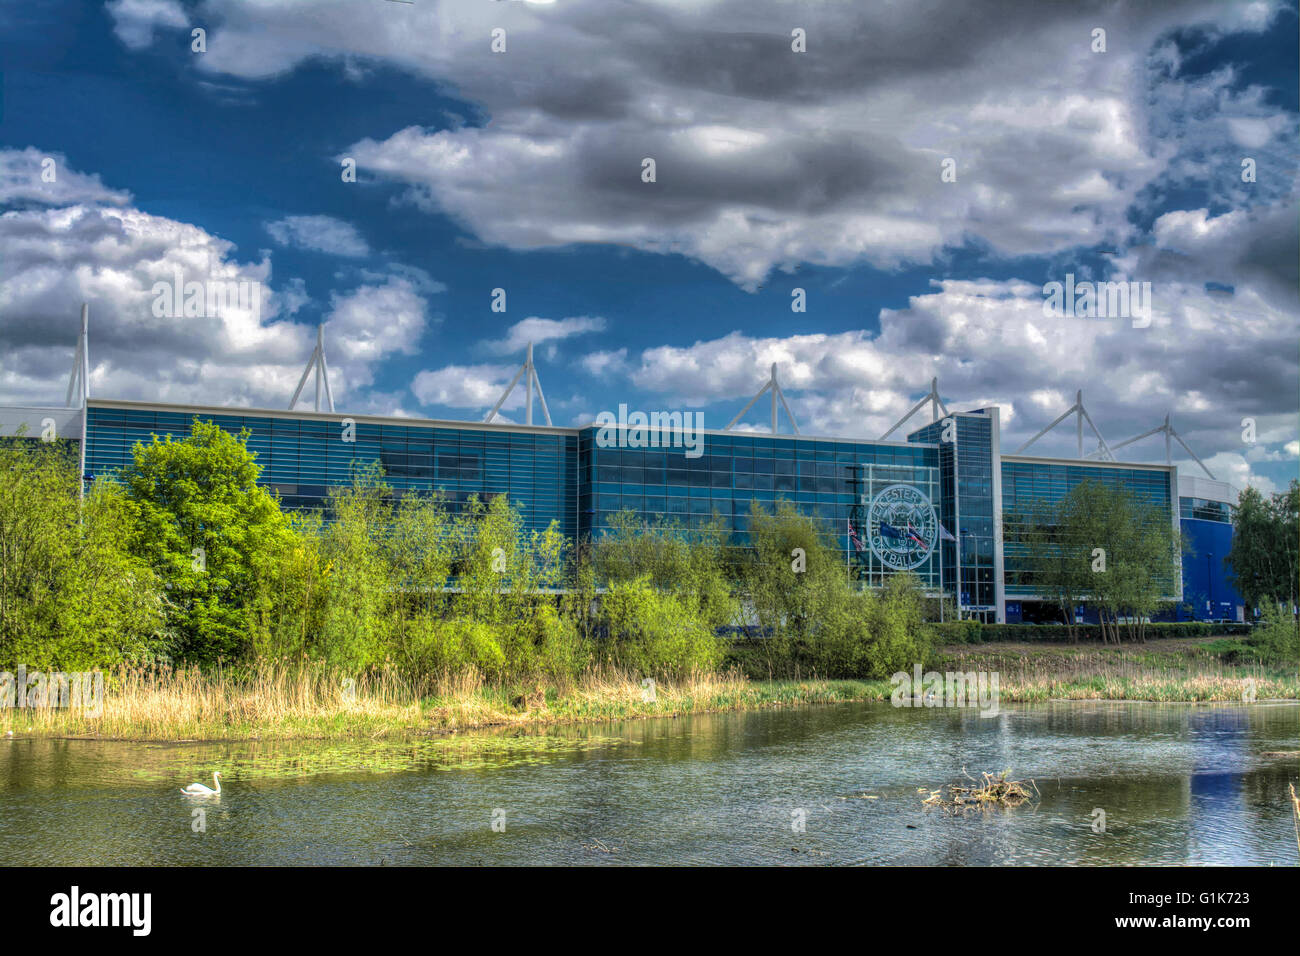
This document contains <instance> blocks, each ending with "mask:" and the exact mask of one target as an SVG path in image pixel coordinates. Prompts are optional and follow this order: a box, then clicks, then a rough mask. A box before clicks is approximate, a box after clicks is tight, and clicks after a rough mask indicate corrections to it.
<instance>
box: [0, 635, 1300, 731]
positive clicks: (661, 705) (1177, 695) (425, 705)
mask: <svg viewBox="0 0 1300 956" xmlns="http://www.w3.org/2000/svg"><path fill="white" fill-rule="evenodd" d="M1168 643H1169V644H1171V645H1175V646H1171V647H1169V648H1164V649H1155V648H1153V647H1152V646H1151V645H1150V644H1147V645H1121V646H1119V647H1115V646H1106V647H1098V648H1076V647H1071V646H1061V645H1058V646H1055V647H1043V646H1039V645H1032V646H1031V645H1024V646H1017V645H982V646H977V647H969V646H963V645H952V646H948V647H944V648H939V649H937V650H936V653H935V654H934V655H933V657H932V659H931V661H930V663H929V664H928V665H927V666H928V667H929V668H930V669H932V670H934V671H937V672H940V673H947V672H955V671H962V672H965V673H969V672H972V671H977V672H978V671H983V672H986V673H989V672H995V673H997V674H998V676H999V687H998V694H999V701H1000V703H1002V704H1009V703H1016V702H1025V703H1043V702H1047V701H1052V700H1077V701H1087V700H1093V701H1101V700H1129V701H1152V702H1167V703H1173V702H1197V703H1212V702H1222V703H1238V704H1239V703H1242V702H1243V701H1248V700H1249V701H1265V700H1282V699H1289V700H1296V699H1300V677H1297V675H1296V673H1295V670H1294V668H1291V669H1288V668H1285V667H1281V666H1269V665H1263V664H1259V663H1240V662H1238V663H1230V662H1228V661H1226V660H1225V659H1224V656H1223V653H1222V652H1221V651H1218V650H1216V647H1215V645H1216V643H1219V642H1216V641H1215V640H1213V639H1195V640H1187V641H1171V642H1168ZM107 677H108V680H107V681H106V684H107V687H106V691H105V699H104V702H103V707H102V713H101V715H100V716H90V715H88V714H87V713H86V712H85V711H83V710H80V709H77V708H70V709H69V708H62V709H59V708H50V707H43V708H38V709H35V710H0V728H4V730H5V731H7V732H11V733H13V734H14V736H17V737H33V736H35V737H42V736H44V737H99V738H115V739H135V740H176V741H184V740H245V739H257V738H266V739H270V738H286V739H292V738H300V739H306V738H312V739H341V738H350V737H362V738H371V739H379V738H394V737H400V738H406V737H412V736H420V735H427V734H441V733H448V732H455V731H464V730H475V729H485V728H494V727H521V728H522V727H537V726H548V725H554V724H563V723H579V722H598V721H609V720H627V719H637V718H645V717H670V716H684V715H689V714H700V713H716V712H723V711H729V710H760V709H767V708H777V707H791V706H805V705H812V704H833V703H847V702H883V701H888V700H889V699H890V696H891V694H892V693H893V690H894V685H893V684H892V683H891V681H889V680H887V679H871V680H863V679H845V680H830V679H823V678H815V677H812V678H806V679H800V680H795V679H788V680H774V681H766V680H751V679H748V678H746V677H744V676H743V675H741V674H739V673H737V672H735V671H731V672H723V673H715V674H702V675H694V676H691V677H688V678H684V679H681V680H668V681H654V682H653V683H649V682H647V681H646V680H645V679H644V678H642V677H640V675H639V674H638V673H633V672H625V671H614V670H605V671H589V672H587V673H585V674H583V675H582V676H580V677H579V678H578V679H576V680H574V681H573V682H571V683H569V684H567V685H565V686H563V687H559V686H556V685H544V684H523V685H510V684H504V683H500V682H497V683H490V682H487V681H485V680H484V679H483V678H482V676H481V675H471V674H469V673H461V674H457V675H446V676H444V677H443V678H440V679H433V680H431V681H429V682H428V683H426V684H418V683H414V682H412V681H410V680H409V678H407V677H405V676H403V675H402V674H401V673H400V672H398V671H396V670H393V669H385V668H380V669H376V670H372V671H368V672H366V673H365V674H363V675H362V677H361V678H360V679H355V678H353V677H352V676H351V673H350V672H348V671H344V670H341V669H338V668H334V667H330V666H328V665H323V664H319V663H306V662H302V663H296V664H295V663H288V662H281V663H261V664H258V665H255V666H253V667H249V668H240V669H226V668H209V669H207V670H206V671H201V670H199V669H198V668H194V667H191V668H182V669H169V668H167V667H165V666H164V667H160V668H153V669H146V668H138V667H137V668H119V669H116V670H114V671H111V672H109V674H108V675H107Z"/></svg>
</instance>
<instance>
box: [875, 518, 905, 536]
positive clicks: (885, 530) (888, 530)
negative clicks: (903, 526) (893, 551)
mask: <svg viewBox="0 0 1300 956" xmlns="http://www.w3.org/2000/svg"><path fill="white" fill-rule="evenodd" d="M880 533H881V534H883V535H884V536H885V537H886V538H893V539H895V540H902V537H903V532H901V531H899V530H898V529H897V528H895V527H894V526H893V525H892V524H885V523H884V522H883V521H882V522H880Z"/></svg>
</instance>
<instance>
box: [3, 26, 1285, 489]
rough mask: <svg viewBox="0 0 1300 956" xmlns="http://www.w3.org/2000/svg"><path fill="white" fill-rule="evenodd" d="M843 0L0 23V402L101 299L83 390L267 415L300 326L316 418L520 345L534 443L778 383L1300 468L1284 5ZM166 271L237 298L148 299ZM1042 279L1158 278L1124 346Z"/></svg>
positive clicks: (1156, 451) (877, 418) (40, 392)
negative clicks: (194, 302)
mask: <svg viewBox="0 0 1300 956" xmlns="http://www.w3.org/2000/svg"><path fill="white" fill-rule="evenodd" d="M856 6H857V5H843V6H834V5H830V6H810V7H808V8H806V9H798V8H793V9H792V8H791V6H790V5H788V4H780V3H775V2H773V3H766V2H751V3H734V2H697V3H689V4H688V3H684V2H683V3H675V2H667V0H664V2H654V3H650V2H646V3H630V4H623V5H610V4H607V3H604V4H602V3H592V2H580V0H570V2H564V3H557V4H541V3H524V2H518V0H511V2H509V3H499V4H486V3H477V2H469V0H461V2H456V3H434V2H431V0H416V2H415V3H414V4H399V3H393V2H388V0H314V2H306V0H297V2H295V0H280V2H269V0H261V2H257V3H254V2H252V0H207V2H201V3H192V2H179V0H116V2H111V3H108V4H104V5H100V4H94V3H73V2H61V0H56V2H50V3H43V4H39V5H33V4H29V3H17V2H12V0H4V2H0V74H2V75H3V83H2V89H3V114H2V115H0V210H2V211H3V212H2V213H0V346H2V348H0V401H6V402H53V401H57V400H58V398H60V397H61V393H62V384H63V382H62V381H61V379H62V378H63V377H64V376H66V367H67V365H68V362H69V360H70V356H71V347H72V344H73V336H74V329H75V324H76V314H77V308H78V305H79V303H80V302H81V301H88V302H90V304H91V310H92V350H91V358H92V365H93V371H92V390H93V392H94V394H97V395H100V396H105V397H122V398H152V399H160V398H161V399H166V400H175V401H203V402H207V403H215V404H226V403H230V404H239V405H252V406H259V407H281V406H283V405H285V404H287V402H288V398H289V395H290V393H291V391H292V388H293V385H294V384H295V382H296V380H297V376H298V374H299V372H300V370H301V366H302V364H303V362H305V360H306V358H307V354H308V353H309V351H310V348H311V340H312V338H313V337H314V330H315V326H316V325H317V323H319V322H322V321H324V322H326V323H327V324H326V337H327V342H326V345H327V352H328V354H329V358H330V363H331V366H332V371H333V375H332V381H333V384H334V390H335V394H336V400H337V403H338V406H339V408H340V410H348V411H353V412H368V413H377V414H399V415H417V416H424V417H446V418H457V419H464V418H477V417H480V416H481V415H482V414H483V413H484V412H485V411H486V409H487V407H488V406H489V405H490V404H491V403H492V402H493V401H494V400H495V398H496V396H497V394H499V392H500V391H501V389H502V388H503V387H504V385H505V384H506V382H507V381H508V379H509V377H510V376H511V375H512V374H513V371H514V368H513V366H516V365H517V364H518V362H519V361H520V360H521V359H522V347H521V344H522V342H523V341H525V340H527V339H529V338H532V339H534V340H536V341H537V343H538V344H537V364H538V368H539V372H540V375H541V378H542V382H543V385H544V386H545V388H546V392H547V398H548V401H549V403H550V406H551V412H552V415H553V417H554V418H555V419H556V422H557V424H571V423H574V422H577V421H585V420H589V419H590V418H591V417H593V416H594V414H595V413H597V412H599V411H601V410H605V409H614V408H616V407H617V405H618V403H619V402H627V403H628V404H629V405H631V406H632V407H633V408H642V409H646V410H652V409H659V408H688V407H689V408H699V409H703V410H704V412H705V416H706V425H707V426H708V427H721V426H722V425H724V424H725V423H726V422H727V421H728V420H730V418H731V416H732V415H733V414H734V413H735V412H736V411H738V410H739V409H740V407H741V406H743V404H744V403H745V402H746V401H747V400H748V398H749V397H750V395H752V393H753V392H754V391H756V390H757V389H758V388H759V387H760V385H761V384H762V382H763V381H764V379H765V377H766V374H767V373H766V370H767V367H768V365H769V364H770V363H771V362H773V361H776V362H778V363H779V365H780V369H781V372H780V374H781V377H782V381H783V384H784V386H785V389H786V392H787V394H788V395H789V397H790V399H791V404H792V406H793V408H794V411H795V414H796V416H798V418H799V420H800V426H801V428H802V430H803V431H804V432H805V433H815V434H835V435H854V436H862V437H868V436H877V435H879V434H880V433H882V432H883V431H884V430H885V429H886V428H888V427H889V425H891V424H892V423H893V421H894V420H895V419H896V418H898V417H899V416H900V415H901V414H902V413H903V412H904V411H905V410H906V409H907V408H908V407H909V406H910V405H911V403H912V402H914V401H915V400H916V399H917V398H919V397H920V395H921V394H922V393H923V392H924V391H925V390H926V389H927V388H928V382H929V379H930V378H931V376H936V375H937V376H938V378H939V381H940V386H941V391H942V392H943V394H944V397H945V399H947V401H948V403H949V405H950V406H951V407H955V408H961V407H974V406H976V405H985V404H998V405H999V406H1000V407H1002V409H1003V412H1002V415H1003V421H1004V433H1005V438H1004V446H1010V447H1014V446H1015V445H1016V444H1018V443H1019V441H1021V440H1023V439H1025V438H1028V437H1029V435H1031V434H1033V432H1035V431H1037V429H1038V428H1039V427H1041V426H1042V425H1043V424H1046V423H1047V422H1048V421H1050V420H1051V419H1052V418H1053V417H1055V415H1056V414H1057V413H1058V412H1059V411H1061V410H1063V409H1064V408H1065V407H1066V406H1067V405H1069V404H1070V402H1071V401H1072V400H1073V394H1074V390H1075V389H1076V388H1083V389H1084V392H1085V399H1086V401H1087V404H1088V406H1089V409H1090V411H1091V413H1092V416H1093V418H1094V420H1096V421H1097V423H1098V425H1099V426H1100V427H1101V429H1102V431H1103V433H1104V434H1105V435H1106V437H1107V438H1108V439H1110V440H1111V441H1118V440H1121V439H1123V438H1127V437H1130V436H1131V435H1133V434H1136V433H1138V432H1141V431H1145V430H1146V429H1147V428H1149V427H1151V426H1152V425H1155V424H1158V422H1159V420H1160V419H1161V418H1162V417H1163V415H1164V413H1165V412H1166V411H1169V410H1172V411H1173V414H1174V417H1175V424H1176V426H1177V427H1178V429H1179V431H1180V432H1181V433H1182V434H1183V435H1184V436H1185V437H1186V439H1187V440H1188V441H1189V443H1190V444H1191V445H1192V447H1193V448H1194V449H1196V450H1197V452H1198V454H1200V455H1201V457H1202V458H1204V459H1206V460H1207V461H1208V462H1209V463H1210V465H1211V467H1212V468H1213V469H1214V470H1215V472H1216V475H1217V476H1218V477H1220V478H1224V479H1226V480H1231V481H1233V482H1234V484H1237V485H1241V484H1244V483H1246V482H1254V483H1258V484H1260V485H1261V486H1263V487H1266V488H1268V487H1272V486H1280V485H1283V484H1285V482H1286V481H1287V480H1289V479H1290V478H1291V477H1293V476H1294V474H1295V472H1296V464H1297V460H1298V456H1300V443H1297V429H1296V409H1297V404H1296V399H1297V389H1298V387H1300V374H1298V371H1297V342H1298V340H1297V335H1296V333H1297V322H1296V320H1297V317H1298V316H1300V308H1298V307H1297V300H1296V260H1297V251H1298V250H1297V238H1296V215H1295V213H1296V183H1295V175H1296V156H1295V153H1296V132H1297V103H1296V88H1297V59H1296V42H1295V36H1296V29H1297V23H1296V10H1295V5H1294V4H1269V3H1258V2H1252V3H1237V4H1234V3H1219V2H1203V3H1197V2H1186V3H1169V4H1162V5H1158V6H1159V9H1157V10H1151V9H1148V8H1149V7H1150V6H1151V5H1149V4H1130V5H1118V6H1116V5H1112V4H1098V5H1096V6H1095V7H1094V6H1092V5H1089V4H1086V3H1084V4H1078V5H1071V7H1070V8H1069V9H1068V10H1043V9H1041V6H1042V5H1039V4H1033V3H1016V2H1008V3H1005V4H990V5H988V6H987V7H985V8H983V10H982V11H981V15H979V16H974V15H972V14H971V13H969V12H968V11H967V9H966V7H965V5H954V4H951V3H948V4H944V3H933V4H931V3H917V4H915V5H908V6H907V7H906V9H901V10H894V11H893V12H892V13H889V14H887V15H886V14H881V13H878V12H875V11H871V10H858V9H856ZM195 27H201V28H202V29H204V30H205V31H206V37H205V40H206V50H205V51H204V52H194V51H193V50H192V49H191V42H192V41H191V31H192V29H194V28H195ZM795 27H798V28H801V29H804V30H806V32H807V37H808V41H807V51H806V52H804V53H795V52H794V51H793V50H791V48H790V42H791V41H790V35H791V29H792V28H795ZM1098 27H1100V28H1103V29H1105V30H1106V50H1105V51H1104V52H1103V51H1098V50H1095V49H1093V46H1094V41H1093V39H1092V37H1093V33H1092V31H1093V30H1094V29H1096V28H1098ZM496 28H500V29H504V30H505V31H506V40H507V43H506V50H505V52H504V53H493V52H492V51H491V49H490V37H491V31H492V30H493V29H496ZM646 156H651V157H654V158H655V159H656V163H657V170H656V172H657V181H656V182H655V183H644V182H642V181H641V176H640V173H641V162H642V159H643V158H645V157H646ZM343 157H351V158H354V159H355V160H356V161H357V165H358V176H357V180H358V181H357V182H355V183H345V182H343V181H342V179H341V176H340V160H341V159H342V158H343ZM1243 157H1250V158H1252V159H1254V160H1255V162H1256V166H1257V179H1256V181H1255V182H1253V183H1243V182H1242V181H1241V176H1240V164H1241V161H1242V159H1243ZM945 158H953V159H954V160H955V162H956V170H957V178H956V182H948V183H945V182H943V181H942V180H941V177H940V164H941V161H942V160H943V159H945ZM46 159H52V160H53V161H54V165H55V169H56V170H57V179H56V181H55V182H52V183H51V182H47V181H45V180H44V179H42V176H41V172H42V168H43V167H42V161H43V160H46ZM177 266H179V267H180V268H182V269H183V270H184V273H185V276H186V278H187V279H200V280H204V281H207V280H215V279H222V280H226V279H241V278H243V279H249V280H254V281H258V282H260V283H261V284H262V287H263V289H264V299H263V302H262V306H261V309H260V311H259V312H258V314H256V315H237V314H223V315H218V316H200V317H190V318H181V317H170V316H164V317H159V316H156V315H154V314H153V311H152V308H151V306H152V303H153V301H154V298H155V296H154V295H153V293H152V291H151V290H152V288H153V285H154V283H155V282H157V281H170V279H171V277H172V275H173V274H174V268H176V267H177ZM1067 273H1073V274H1075V275H1076V276H1077V277H1079V278H1093V279H1116V280H1121V279H1122V280H1126V281H1137V282H1143V281H1147V282H1151V283H1152V288H1153V302H1154V309H1153V312H1154V314H1153V321H1152V322H1151V324H1150V327H1149V328H1135V327H1132V324H1131V323H1128V322H1124V321H1119V320H1115V319H1092V320H1085V319H1069V320H1067V319H1064V318H1049V317H1045V316H1044V315H1043V313H1042V309H1041V304H1042V299H1043V294H1042V286H1043V284H1044V283H1046V282H1050V281H1063V280H1064V277H1065V275H1066V274H1067ZM1207 282H1208V283H1212V284H1213V287H1214V288H1218V289H1221V290H1226V291H1219V292H1207V291H1206V283H1207ZM495 288H504V289H505V290H506V296H507V299H506V301H507V311H506V312H505V313H499V312H493V311H492V310H491V308H490V305H491V293H492V290H493V289H495ZM795 288H802V289H804V290H805V291H806V297H807V303H808V305H807V311H806V312H802V313H796V312H792V311H791V307H790V303H791V292H792V290H793V289H795ZM505 412H506V414H507V415H508V416H509V417H511V418H515V419H518V418H520V417H522V409H521V407H520V406H519V404H518V402H513V403H511V404H510V405H508V406H507V407H506V409H505ZM1245 418H1250V419H1253V420H1255V422H1256V430H1257V434H1258V441H1257V442H1256V443H1254V444H1247V443H1244V442H1243V441H1242V438H1241V433H1242V426H1241V422H1242V420H1243V419H1245ZM747 423H748V424H749V425H752V426H755V427H758V426H761V425H762V423H763V413H762V411H761V410H759V409H756V410H755V411H753V412H751V413H750V415H749V416H748V417H747ZM920 423H921V422H920V420H918V422H917V424H920ZM1149 445H1150V447H1147V446H1145V445H1144V446H1139V447H1138V448H1135V449H1132V450H1131V451H1132V454H1133V455H1134V457H1135V458H1138V459H1142V458H1146V459H1148V460H1156V458H1158V457H1159V455H1160V454H1161V453H1162V447H1161V444H1160V442H1159V440H1158V439H1153V440H1152V441H1151V442H1150V443H1149ZM1036 447H1038V448H1040V449H1041V450H1042V451H1043V452H1044V453H1048V452H1065V451H1068V448H1069V439H1068V435H1064V434H1063V435H1062V436H1061V437H1060V438H1055V437H1053V438H1052V439H1049V440H1047V441H1045V442H1044V443H1042V444H1041V445H1039V446H1036ZM1183 463H1185V462H1180V464H1183ZM1188 464H1189V463H1188Z"/></svg>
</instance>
